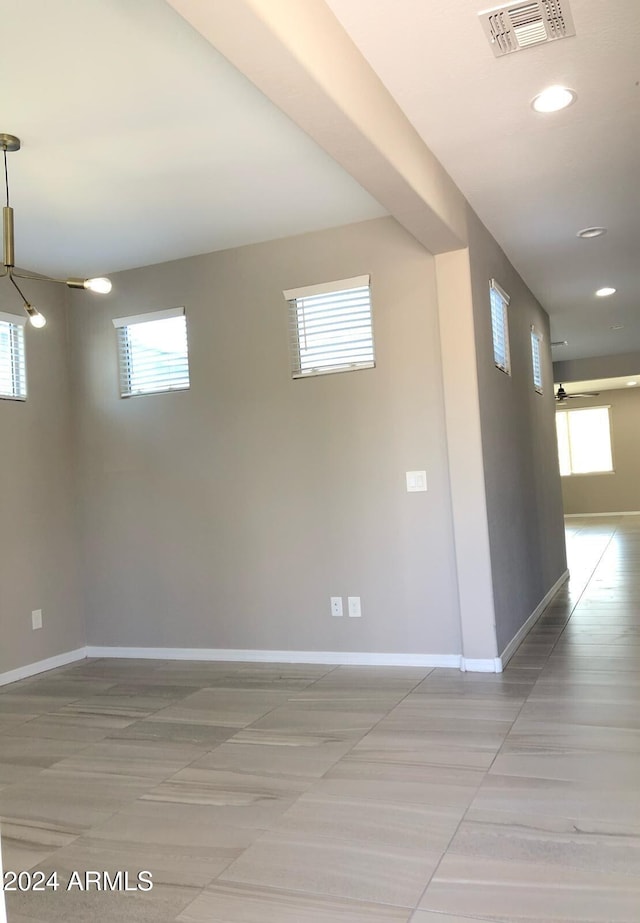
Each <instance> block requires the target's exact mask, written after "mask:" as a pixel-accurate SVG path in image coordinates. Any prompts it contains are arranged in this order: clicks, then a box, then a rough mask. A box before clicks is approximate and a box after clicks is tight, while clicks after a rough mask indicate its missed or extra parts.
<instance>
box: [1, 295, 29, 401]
mask: <svg viewBox="0 0 640 923" xmlns="http://www.w3.org/2000/svg"><path fill="white" fill-rule="evenodd" d="M26 322H27V318H26V317H20V316H18V315H17V314H4V313H2V312H0V397H3V398H8V399H9V400H13V401H24V400H26V399H27V370H26V363H25V355H24V325H25V324H26Z"/></svg>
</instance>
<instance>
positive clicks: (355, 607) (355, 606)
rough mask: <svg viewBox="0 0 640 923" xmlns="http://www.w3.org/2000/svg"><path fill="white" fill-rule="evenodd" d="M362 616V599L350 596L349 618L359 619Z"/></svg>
mask: <svg viewBox="0 0 640 923" xmlns="http://www.w3.org/2000/svg"><path fill="white" fill-rule="evenodd" d="M361 616H362V609H361V608H360V597H359V596H350V597H349V618H351V619H359V618H361Z"/></svg>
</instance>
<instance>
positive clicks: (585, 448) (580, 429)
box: [556, 407, 613, 477]
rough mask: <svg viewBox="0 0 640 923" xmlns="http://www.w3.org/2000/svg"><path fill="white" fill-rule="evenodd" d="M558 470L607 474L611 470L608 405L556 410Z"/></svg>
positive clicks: (564, 475) (561, 472) (573, 472)
mask: <svg viewBox="0 0 640 923" xmlns="http://www.w3.org/2000/svg"><path fill="white" fill-rule="evenodd" d="M556 433H557V436H558V458H559V461H560V474H561V475H562V476H563V477H566V476H567V475H571V474H606V473H610V472H612V471H613V454H612V451H611V420H610V417H609V407H580V408H576V409H575V410H558V411H556Z"/></svg>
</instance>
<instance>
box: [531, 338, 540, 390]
mask: <svg viewBox="0 0 640 923" xmlns="http://www.w3.org/2000/svg"><path fill="white" fill-rule="evenodd" d="M541 343H542V334H541V333H540V332H539V331H538V330H536V328H535V327H533V326H532V327H531V366H532V369H533V387H534V388H535V389H536V391H537V392H538V394H542V359H541V353H540V344H541Z"/></svg>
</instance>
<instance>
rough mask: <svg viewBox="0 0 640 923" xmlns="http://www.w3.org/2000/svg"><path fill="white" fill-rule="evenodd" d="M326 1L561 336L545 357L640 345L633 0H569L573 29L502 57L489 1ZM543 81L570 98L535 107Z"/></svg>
mask: <svg viewBox="0 0 640 923" xmlns="http://www.w3.org/2000/svg"><path fill="white" fill-rule="evenodd" d="M328 4H329V6H330V7H331V8H332V9H333V11H334V13H335V14H336V16H337V17H338V18H339V20H340V21H341V23H342V24H343V26H344V27H345V29H346V30H347V31H348V32H349V34H350V35H351V37H352V39H353V40H354V42H355V43H356V45H358V47H359V48H360V50H361V52H362V53H363V54H364V56H365V57H366V58H367V60H368V61H369V63H370V64H371V65H372V67H373V69H374V70H375V71H376V72H377V73H378V75H379V76H380V78H381V79H382V81H383V83H384V84H385V86H386V87H387V89H388V90H389V91H390V92H391V93H392V95H393V96H394V97H395V99H396V100H397V101H398V103H399V104H400V106H401V107H402V109H403V110H404V112H405V114H406V115H407V116H408V118H409V119H410V121H411V122H412V123H413V124H414V126H415V127H416V128H417V129H418V131H419V133H420V134H421V136H422V138H423V139H424V141H425V142H426V144H427V145H428V146H429V147H430V148H431V150H432V151H433V152H434V154H435V155H436V157H438V158H439V159H440V161H441V162H442V163H443V164H444V166H445V167H446V169H447V170H448V171H449V173H450V175H451V177H452V178H453V179H454V180H455V182H456V183H457V184H458V186H459V187H460V188H461V190H462V192H463V193H464V194H465V195H466V197H467V198H468V199H469V201H470V203H471V205H472V206H473V208H474V209H475V210H476V212H477V213H478V215H479V216H480V218H481V219H482V220H483V222H484V223H485V224H486V226H487V227H488V228H489V230H490V231H491V232H492V233H493V235H494V236H495V237H496V238H497V240H498V241H499V242H500V244H501V245H502V247H503V249H504V250H505V251H506V253H507V255H508V256H509V257H510V259H511V261H512V262H513V263H514V265H515V266H516V268H517V269H518V270H519V272H520V273H521V275H522V276H523V277H524V279H525V281H526V282H527V284H528V285H529V287H530V288H531V289H532V291H533V292H534V293H535V294H536V295H537V297H538V299H539V300H540V301H541V303H542V304H543V305H544V307H545V308H546V310H547V311H548V312H549V314H550V315H551V319H552V339H554V340H568V346H566V347H564V348H562V350H558V355H557V356H556V358H558V359H560V358H562V359H566V358H578V357H584V356H591V355H607V354H610V353H620V352H629V351H630V350H634V349H639V350H640V272H638V262H639V259H640V88H639V86H638V82H639V80H640V2H639V0H606V2H604V0H570V7H571V10H572V12H573V18H574V21H575V26H576V36H575V37H573V38H567V39H563V40H561V41H557V42H554V43H550V44H545V45H539V46H537V47H534V48H530V49H528V50H526V51H520V52H517V53H515V54H511V55H508V56H506V57H503V58H495V57H494V55H493V52H492V51H491V48H490V46H489V44H488V41H487V39H486V38H485V35H484V32H483V30H482V27H481V25H480V22H479V20H478V17H477V14H478V12H480V11H484V10H486V9H490V8H492V7H494V6H499V5H500V4H499V3H492V2H490V0H489V2H487V0H373V2H372V0H328ZM552 84H562V85H565V86H569V87H572V88H573V89H574V90H576V92H577V94H578V99H577V102H575V103H574V104H573V106H571V107H570V108H569V109H566V110H565V111H564V112H559V113H554V114H553V115H547V116H542V115H539V114H537V113H535V112H534V111H533V110H532V109H531V107H530V105H529V104H530V101H531V100H532V99H533V97H534V96H535V95H536V94H537V93H539V92H540V90H542V89H544V87H546V86H549V85H552ZM593 225H603V226H606V227H607V228H608V233H607V235H606V236H605V237H603V238H599V239H594V240H586V241H585V240H578V239H577V238H576V236H575V235H576V231H578V230H579V229H581V228H584V227H589V226H593ZM605 285H610V286H614V287H615V288H616V289H617V293H616V295H614V296H613V297H612V298H609V299H600V298H596V297H595V296H594V294H593V293H594V292H595V290H596V289H598V288H600V287H602V286H605ZM618 324H622V325H624V329H622V330H618V331H612V330H610V327H611V326H613V325H618Z"/></svg>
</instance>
